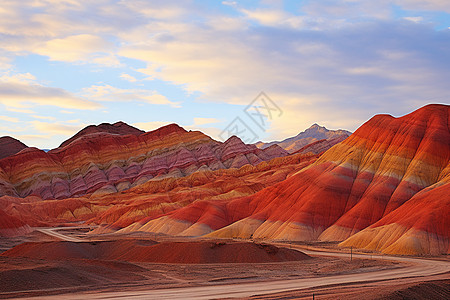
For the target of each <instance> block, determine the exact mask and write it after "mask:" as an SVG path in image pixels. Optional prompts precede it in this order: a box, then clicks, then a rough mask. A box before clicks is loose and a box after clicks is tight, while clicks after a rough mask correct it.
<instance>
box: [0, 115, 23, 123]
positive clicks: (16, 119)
mask: <svg viewBox="0 0 450 300" xmlns="http://www.w3.org/2000/svg"><path fill="white" fill-rule="evenodd" d="M0 120H2V121H6V122H12V123H17V122H19V119H18V118H13V117H8V116H0Z"/></svg>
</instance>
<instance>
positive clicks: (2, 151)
mask: <svg viewBox="0 0 450 300" xmlns="http://www.w3.org/2000/svg"><path fill="white" fill-rule="evenodd" d="M25 148H27V145H25V144H24V143H22V142H21V141H19V140H16V139H15V138H12V137H10V136H3V137H0V159H2V158H5V157H8V156H11V155H14V154H16V153H18V152H20V151H22V150H23V149H25Z"/></svg>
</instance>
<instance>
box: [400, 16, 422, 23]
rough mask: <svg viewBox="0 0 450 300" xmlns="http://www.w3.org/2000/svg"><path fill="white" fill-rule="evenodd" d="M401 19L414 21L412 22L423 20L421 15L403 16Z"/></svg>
mask: <svg viewBox="0 0 450 300" xmlns="http://www.w3.org/2000/svg"><path fill="white" fill-rule="evenodd" d="M403 19H405V20H408V21H411V22H414V23H420V22H422V21H423V17H404V18H403Z"/></svg>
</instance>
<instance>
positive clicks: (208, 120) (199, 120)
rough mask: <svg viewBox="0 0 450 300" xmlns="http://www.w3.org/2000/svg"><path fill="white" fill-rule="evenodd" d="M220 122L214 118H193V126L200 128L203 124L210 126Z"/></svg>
mask: <svg viewBox="0 0 450 300" xmlns="http://www.w3.org/2000/svg"><path fill="white" fill-rule="evenodd" d="M218 122H220V120H219V119H216V118H194V124H193V125H194V126H201V125H205V124H212V123H218Z"/></svg>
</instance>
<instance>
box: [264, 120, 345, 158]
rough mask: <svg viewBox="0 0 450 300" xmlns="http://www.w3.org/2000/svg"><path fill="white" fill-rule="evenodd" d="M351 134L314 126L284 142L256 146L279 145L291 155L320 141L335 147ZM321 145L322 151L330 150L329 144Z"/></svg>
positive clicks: (340, 130)
mask: <svg viewBox="0 0 450 300" xmlns="http://www.w3.org/2000/svg"><path fill="white" fill-rule="evenodd" d="M351 134H352V133H351V132H350V131H347V130H342V129H339V130H328V129H327V128H325V127H323V126H320V125H318V124H313V125H312V126H311V127H309V128H308V129H306V130H305V131H303V132H300V133H299V134H297V135H296V136H294V137H291V138H288V139H285V140H283V141H275V142H270V143H263V142H258V143H256V144H255V145H256V146H257V147H258V148H261V149H265V148H267V147H270V146H272V145H278V146H280V147H281V148H283V149H284V150H286V151H288V152H289V153H294V152H296V151H298V150H300V149H301V148H303V147H305V146H306V145H308V144H311V143H314V142H317V141H320V140H327V141H329V144H332V145H335V144H337V143H338V142H341V141H343V140H344V139H346V138H347V137H349V136H350V135H351ZM321 145H322V149H323V150H322V151H324V150H328V149H329V147H328V148H327V143H323V141H322V143H321ZM316 146H318V145H316ZM314 152H317V150H315V151H314ZM317 153H320V152H317ZM317 153H316V154H317Z"/></svg>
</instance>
